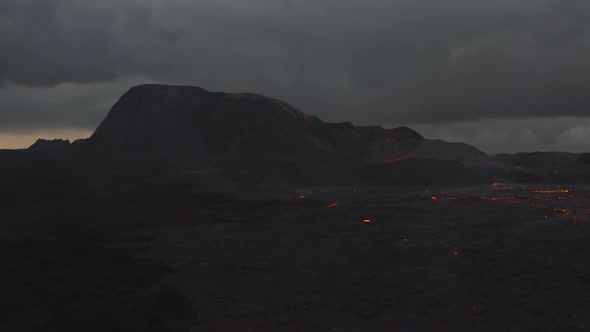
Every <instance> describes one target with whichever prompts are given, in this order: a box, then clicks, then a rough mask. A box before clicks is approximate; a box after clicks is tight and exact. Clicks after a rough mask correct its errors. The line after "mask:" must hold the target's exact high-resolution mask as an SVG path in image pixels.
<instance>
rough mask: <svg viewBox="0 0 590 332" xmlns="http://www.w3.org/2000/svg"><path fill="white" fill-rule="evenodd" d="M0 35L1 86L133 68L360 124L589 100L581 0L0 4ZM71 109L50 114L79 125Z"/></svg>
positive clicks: (589, 103) (548, 111)
mask: <svg viewBox="0 0 590 332" xmlns="http://www.w3.org/2000/svg"><path fill="white" fill-rule="evenodd" d="M0 42H1V43H2V50H3V51H2V52H0V78H1V79H2V81H3V82H4V85H5V87H6V86H14V85H15V84H16V85H20V86H23V87H41V88H45V89H47V91H51V90H52V89H55V87H60V86H61V85H60V84H63V83H66V84H73V85H74V86H77V85H80V86H82V85H83V86H86V87H87V88H88V89H90V88H91V87H92V85H95V84H98V85H97V86H101V87H102V88H101V89H104V86H102V85H100V84H106V83H109V82H115V81H116V82H120V80H121V79H125V78H126V77H144V78H145V79H146V80H151V81H157V82H165V83H172V84H191V85H199V86H202V87H204V88H207V89H210V90H225V91H252V92H259V93H262V94H266V95H269V96H273V97H276V98H280V99H284V100H286V101H288V102H290V103H292V104H294V105H296V106H298V107H300V108H301V109H303V110H304V111H306V112H308V113H312V114H316V115H318V116H319V117H320V118H322V119H325V120H328V121H347V120H349V121H352V122H355V123H358V124H370V123H377V124H387V123H449V122H455V121H467V120H473V121H477V120H478V119H482V118H530V117H536V116H585V115H587V114H588V110H589V109H590V108H589V107H590V94H589V93H588V88H590V2H588V1H585V0H519V1H517V0H486V1H473V0H445V1H440V0H396V1H383V0H379V1H377V0H363V1H361V0H358V1H352V0H339V1H328V0H314V1H311V0H309V1H303V0H300V1H295V0H291V1H288V0H285V1H269V0H251V1H247V0H207V1H205V0H203V1H187V0H184V1H183V0H176V1H174V0H171V1H164V0H151V1H149V0H146V1H139V0H136V1H132V0H127V1H100V2H99V1H90V0H87V1H85V0H46V1H33V0H28V1H27V0H18V1H17V0H6V1H3V2H2V3H1V4H0ZM114 86H116V85H114ZM0 89H1V88H0ZM66 90H67V89H65V90H64V89H61V90H59V89H58V90H56V91H58V92H59V93H62V94H63V95H62V96H63V98H64V99H63V100H65V99H67V98H69V97H72V96H74V95H73V94H72V93H69V94H68V92H67V91H66ZM125 90H126V87H125V88H122V89H121V91H117V92H114V91H113V96H111V97H109V98H111V99H113V98H116V97H117V96H118V95H120V94H121V93H123V92H124V91H125ZM99 91H102V90H100V89H99ZM97 93H98V92H97ZM107 99H108V98H107ZM105 100H106V99H105ZM109 100H110V99H109ZM23 102H24V103H26V100H16V99H14V103H15V105H14V107H17V105H16V104H19V103H20V104H22V103H23ZM65 104H66V105H68V103H65ZM3 106H4V107H3V108H2V110H0V117H1V118H2V121H1V122H2V123H3V124H4V126H10V125H13V126H26V125H27V123H28V121H31V120H28V119H30V118H32V117H34V116H35V114H37V113H36V112H41V110H39V111H37V110H36V108H35V107H40V108H42V105H32V106H22V105H20V106H19V107H21V108H23V107H24V108H26V109H29V111H28V112H30V113H26V112H21V113H20V115H19V114H17V113H16V112H14V111H13V109H14V108H11V105H6V102H5V103H4V105H3ZM82 108H84V106H83V105H82V104H80V105H76V107H71V108H67V107H65V108H63V109H61V110H59V111H56V112H58V113H59V114H60V115H63V116H61V117H60V118H63V119H64V121H66V120H65V119H67V118H68V116H67V115H68V114H71V115H72V116H71V117H69V119H70V120H69V121H70V122H69V123H68V125H74V124H77V125H81V126H90V125H89V124H88V123H90V122H88V121H87V120H84V119H83V118H84V117H83V116H80V115H79V112H81V109H82ZM106 111H107V109H105V110H104V113H103V114H106ZM92 112H95V113H96V111H92ZM39 114H41V113H39ZM85 121H86V122H85Z"/></svg>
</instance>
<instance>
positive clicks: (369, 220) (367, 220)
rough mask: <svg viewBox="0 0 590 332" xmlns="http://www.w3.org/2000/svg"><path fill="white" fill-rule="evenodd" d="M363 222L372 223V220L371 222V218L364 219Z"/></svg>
mask: <svg viewBox="0 0 590 332" xmlns="http://www.w3.org/2000/svg"><path fill="white" fill-rule="evenodd" d="M363 222H364V223H365V224H368V223H370V222H371V219H363Z"/></svg>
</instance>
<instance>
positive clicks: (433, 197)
mask: <svg viewBox="0 0 590 332" xmlns="http://www.w3.org/2000/svg"><path fill="white" fill-rule="evenodd" d="M430 199H432V200H433V201H438V197H436V196H432V197H430Z"/></svg>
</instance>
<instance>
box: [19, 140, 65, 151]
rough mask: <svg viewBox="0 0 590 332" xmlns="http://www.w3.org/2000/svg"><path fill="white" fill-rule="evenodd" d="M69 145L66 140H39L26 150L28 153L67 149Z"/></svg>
mask: <svg viewBox="0 0 590 332" xmlns="http://www.w3.org/2000/svg"><path fill="white" fill-rule="evenodd" d="M69 145H70V141H69V140H67V139H66V140H63V139H53V140H47V139H42V138H39V139H38V140H37V141H36V142H35V143H33V145H31V146H30V147H29V148H28V150H30V151H47V150H53V149H60V148H64V147H68V146H69Z"/></svg>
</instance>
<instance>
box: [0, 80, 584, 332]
mask: <svg viewBox="0 0 590 332" xmlns="http://www.w3.org/2000/svg"><path fill="white" fill-rule="evenodd" d="M584 156H586V155H585V154H584V155H582V154H570V153H559V152H539V153H519V154H500V155H495V156H490V155H486V154H485V153H483V152H482V151H480V150H478V149H477V148H475V147H472V146H469V145H467V144H463V143H449V142H444V141H441V140H429V139H425V138H424V137H422V136H421V135H420V134H419V133H417V132H415V131H414V130H412V129H410V128H407V127H399V128H393V129H385V128H382V127H378V126H365V127H358V126H354V125H352V124H350V123H325V122H323V121H321V120H320V119H318V118H316V117H314V116H311V115H308V114H305V113H303V112H302V111H300V110H298V109H296V108H295V107H293V106H291V105H289V104H287V103H285V102H282V101H278V100H275V99H272V98H268V97H264V96H260V95H256V94H245V93H243V94H229V93H221V92H209V91H206V90H204V89H201V88H197V87H188V86H181V87H179V86H164V85H142V86H137V87H133V88H131V89H130V90H129V91H128V92H127V93H125V94H124V95H123V96H122V97H121V98H120V99H119V101H118V102H117V103H116V104H115V105H114V106H113V108H112V109H111V111H110V112H109V114H108V116H107V117H106V118H105V119H104V121H103V122H102V123H101V124H100V126H99V127H98V128H97V130H96V131H95V133H94V134H93V135H92V137H90V138H88V139H84V140H77V141H74V142H72V143H71V144H70V142H68V141H63V140H51V141H48V140H39V141H37V142H36V143H35V144H33V145H32V146H31V147H30V148H29V149H22V150H0V216H1V217H0V250H1V251H2V255H0V264H2V266H3V273H2V274H0V281H1V284H2V285H4V287H0V308H2V310H0V330H1V331H187V332H188V331H190V332H213V331H215V332H234V331H235V332H238V331H240V332H241V331H278V332H281V331H285V332H286V331H306V332H307V331H352V332H356V331H375V332H379V331H406V332H408V331H490V332H492V331H555V332H557V331H559V332H561V331H582V330H585V329H588V328H590V316H589V315H588V312H590V307H589V302H588V301H587V299H588V298H589V297H590V265H589V264H588V261H587V260H588V255H589V253H590V247H589V246H588V241H587V239H588V236H589V235H590V234H588V227H587V224H588V222H589V221H590V219H589V218H590V191H589V187H588V183H590V168H589V167H590V166H589V165H588V163H587V162H586V161H585V160H586V159H587V158H585V157H584Z"/></svg>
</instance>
